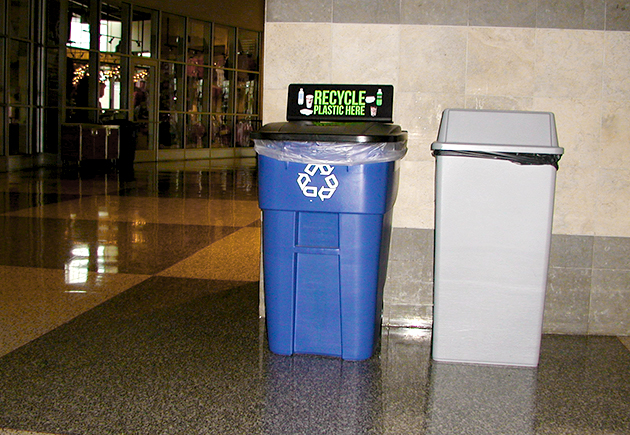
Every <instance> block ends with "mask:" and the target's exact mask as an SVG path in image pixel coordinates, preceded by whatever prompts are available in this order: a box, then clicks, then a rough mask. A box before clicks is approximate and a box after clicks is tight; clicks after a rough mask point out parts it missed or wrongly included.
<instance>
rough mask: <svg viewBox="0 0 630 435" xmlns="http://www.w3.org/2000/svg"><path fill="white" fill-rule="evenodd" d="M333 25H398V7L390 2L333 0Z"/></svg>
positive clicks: (380, 0) (381, 0)
mask: <svg viewBox="0 0 630 435" xmlns="http://www.w3.org/2000/svg"><path fill="white" fill-rule="evenodd" d="M333 23H370V24H399V23H400V5H399V3H398V2H393V1H391V0H335V2H334V8H333Z"/></svg>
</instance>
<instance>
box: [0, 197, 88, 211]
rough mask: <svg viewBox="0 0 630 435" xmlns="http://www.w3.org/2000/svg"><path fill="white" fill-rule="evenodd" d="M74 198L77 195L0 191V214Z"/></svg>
mask: <svg viewBox="0 0 630 435" xmlns="http://www.w3.org/2000/svg"><path fill="white" fill-rule="evenodd" d="M76 198H78V195H69V194H59V193H25V192H0V214H2V213H8V212H13V211H17V210H22V209H27V208H33V207H41V206H43V205H47V204H54V203H57V202H62V201H68V200H72V199H76Z"/></svg>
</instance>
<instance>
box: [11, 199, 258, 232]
mask: <svg viewBox="0 0 630 435" xmlns="http://www.w3.org/2000/svg"><path fill="white" fill-rule="evenodd" d="M6 215H7V216H19V217H38V218H54V219H82V220H113V221H117V222H133V223H138V222H142V223H144V222H148V223H162V224H180V225H231V226H245V225H249V224H250V223H252V222H253V221H255V220H257V219H259V218H260V209H259V208H258V204H257V202H256V201H236V200H231V201H228V200H207V199H199V198H192V199H190V198H187V199H182V198H135V197H131V198H129V197H121V196H89V197H82V198H78V199H75V200H70V201H63V202H57V203H54V204H49V205H44V206H41V207H32V208H29V209H24V210H19V211H15V212H10V213H6Z"/></svg>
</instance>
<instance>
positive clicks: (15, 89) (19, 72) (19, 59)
mask: <svg viewBox="0 0 630 435" xmlns="http://www.w3.org/2000/svg"><path fill="white" fill-rule="evenodd" d="M30 47H31V44H30V43H28V42H23V41H16V40H13V39H10V40H9V53H8V54H9V62H8V65H9V71H8V73H9V82H8V85H9V86H8V97H9V104H29V90H30V89H29V77H30V75H31V74H30V59H31V56H30V53H29V52H30Z"/></svg>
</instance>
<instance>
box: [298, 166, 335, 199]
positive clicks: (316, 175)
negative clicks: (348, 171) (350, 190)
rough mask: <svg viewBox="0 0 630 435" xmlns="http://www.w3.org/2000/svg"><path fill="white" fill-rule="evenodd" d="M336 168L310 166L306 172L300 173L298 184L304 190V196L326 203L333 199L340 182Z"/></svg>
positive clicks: (306, 168) (305, 169)
mask: <svg viewBox="0 0 630 435" xmlns="http://www.w3.org/2000/svg"><path fill="white" fill-rule="evenodd" d="M334 170H335V167H334V166H331V165H317V164H309V165H306V167H305V168H304V172H299V173H298V178H297V184H298V186H299V187H300V190H302V194H304V196H306V197H307V198H319V199H321V200H322V201H325V200H327V199H329V198H331V197H332V196H333V195H334V194H335V191H336V190H337V187H338V186H339V181H338V180H337V177H335V174H333V171H334Z"/></svg>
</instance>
